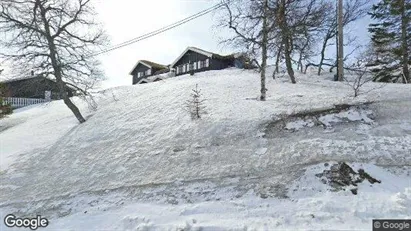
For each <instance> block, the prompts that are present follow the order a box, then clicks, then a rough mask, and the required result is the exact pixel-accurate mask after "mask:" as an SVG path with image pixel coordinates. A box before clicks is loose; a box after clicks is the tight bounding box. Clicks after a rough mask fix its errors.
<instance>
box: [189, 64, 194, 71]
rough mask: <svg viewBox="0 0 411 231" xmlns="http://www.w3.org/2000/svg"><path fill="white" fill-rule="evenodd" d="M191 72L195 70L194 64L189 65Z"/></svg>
mask: <svg viewBox="0 0 411 231" xmlns="http://www.w3.org/2000/svg"><path fill="white" fill-rule="evenodd" d="M189 70H190V71H192V70H194V64H192V63H190V64H189Z"/></svg>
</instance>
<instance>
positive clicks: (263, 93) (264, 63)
mask: <svg viewBox="0 0 411 231" xmlns="http://www.w3.org/2000/svg"><path fill="white" fill-rule="evenodd" d="M267 8H268V0H265V1H264V18H263V41H262V44H261V49H262V58H263V60H262V62H261V73H260V74H261V96H260V100H261V101H265V99H266V91H267V89H266V87H265V73H266V68H267V44H268V30H267Z"/></svg>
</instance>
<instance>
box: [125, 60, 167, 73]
mask: <svg viewBox="0 0 411 231" xmlns="http://www.w3.org/2000/svg"><path fill="white" fill-rule="evenodd" d="M138 64H142V65H144V66H147V67H149V68H155V69H159V70H164V69H168V67H167V66H166V65H162V64H158V63H155V62H151V61H148V60H139V61H138V62H137V63H136V65H134V67H133V69H131V71H130V73H129V74H130V75H133V72H134V70H135V69H136V67H137V66H138Z"/></svg>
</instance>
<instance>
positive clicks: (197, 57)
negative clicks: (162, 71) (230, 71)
mask: <svg viewBox="0 0 411 231" xmlns="http://www.w3.org/2000/svg"><path fill="white" fill-rule="evenodd" d="M206 59H209V60H210V64H209V66H208V67H203V68H201V69H196V70H192V72H194V73H197V72H203V71H208V70H221V69H225V68H227V67H229V66H232V65H233V64H232V62H233V61H232V60H224V59H218V58H214V57H212V58H209V57H208V56H206V55H203V54H200V53H197V52H194V51H187V52H186V54H185V55H184V56H183V57H181V58H180V60H179V61H178V62H177V63H176V64H175V65H174V68H175V69H177V66H181V65H183V64H188V63H194V62H198V61H205V60H206ZM188 73H190V72H184V73H179V74H177V72H176V75H184V74H188Z"/></svg>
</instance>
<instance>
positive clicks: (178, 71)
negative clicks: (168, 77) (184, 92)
mask: <svg viewBox="0 0 411 231" xmlns="http://www.w3.org/2000/svg"><path fill="white" fill-rule="evenodd" d="M176 74H177V75H178V74H180V67H179V66H177V68H176Z"/></svg>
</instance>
